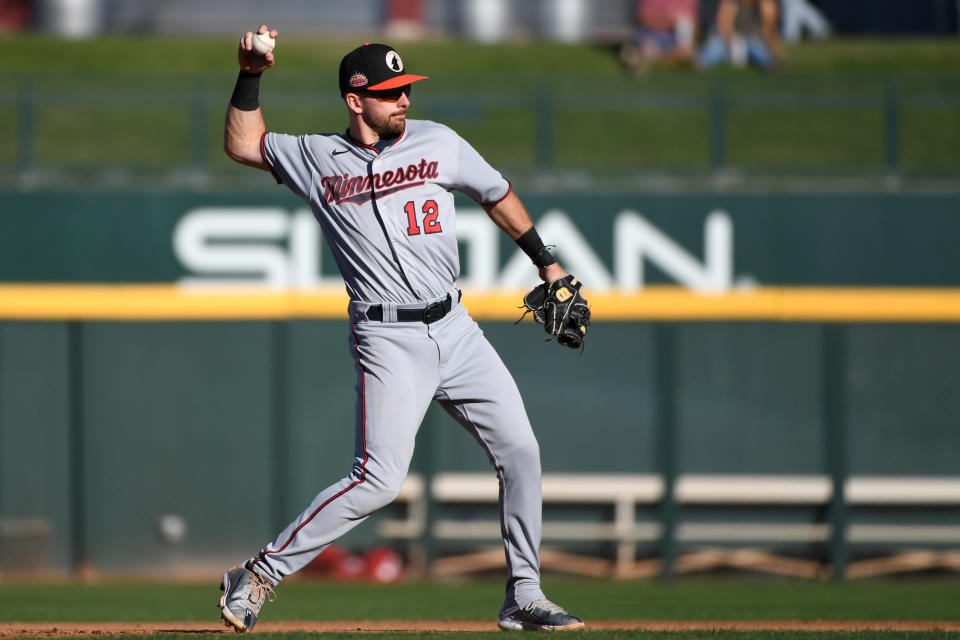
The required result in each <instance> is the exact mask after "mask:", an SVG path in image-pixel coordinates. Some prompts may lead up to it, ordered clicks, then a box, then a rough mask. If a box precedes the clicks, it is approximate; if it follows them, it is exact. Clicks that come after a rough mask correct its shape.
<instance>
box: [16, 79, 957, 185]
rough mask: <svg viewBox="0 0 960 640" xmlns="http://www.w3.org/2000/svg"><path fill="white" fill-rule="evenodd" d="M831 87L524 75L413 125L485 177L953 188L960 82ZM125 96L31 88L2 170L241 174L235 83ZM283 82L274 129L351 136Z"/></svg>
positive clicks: (818, 82)
mask: <svg viewBox="0 0 960 640" xmlns="http://www.w3.org/2000/svg"><path fill="white" fill-rule="evenodd" d="M558 78H559V79H558ZM678 78H679V77H678ZM824 78H826V79H824ZM824 78H817V77H799V78H786V79H785V78H775V79H773V80H770V81H769V82H765V81H764V79H763V78H760V77H752V78H750V79H749V81H746V82H745V81H744V78H741V77H739V76H736V75H733V74H728V75H714V76H702V77H694V76H691V77H689V78H681V79H680V80H679V81H676V82H658V83H654V84H652V85H651V84H645V83H644V82H643V81H636V80H632V79H629V78H626V77H625V76H620V75H610V76H608V77H607V80H608V82H607V84H609V85H613V86H615V87H616V88H615V89H611V90H608V91H603V90H602V88H598V86H597V85H603V84H604V82H603V81H602V80H603V79H601V80H599V81H598V80H597V79H593V82H594V84H593V85H592V86H588V87H585V88H583V89H582V90H578V88H577V86H576V84H575V83H574V82H565V81H563V77H561V76H558V77H547V78H543V77H540V78H525V77H524V76H520V75H518V76H517V77H516V78H514V79H513V80H510V81H508V82H504V81H502V79H501V81H500V82H499V83H498V84H496V85H494V86H492V87H491V88H490V89H489V90H486V89H484V83H483V81H482V79H478V80H477V83H476V84H475V85H474V86H473V88H472V89H457V88H455V87H450V86H449V85H447V84H444V82H443V81H442V79H441V81H440V82H438V84H437V85H435V88H434V87H430V86H428V87H425V88H423V89H422V90H419V91H418V92H417V94H416V96H415V98H416V104H415V110H414V112H413V115H414V116H415V117H425V118H428V119H437V120H441V121H444V122H451V124H452V126H454V128H456V129H458V130H461V127H462V128H463V131H461V133H462V134H463V135H464V137H466V138H467V139H468V140H471V141H472V142H473V143H474V144H475V146H477V148H478V149H479V150H480V151H481V153H483V154H484V155H485V156H487V157H488V158H489V159H490V160H491V162H493V163H494V164H496V165H497V166H499V167H504V168H507V169H511V170H514V171H521V172H530V173H541V174H542V173H550V172H557V171H564V170H580V171H583V172H586V173H588V174H589V173H591V172H593V173H598V174H604V173H607V174H609V173H610V172H619V173H626V174H631V173H636V172H637V171H666V172H670V171H672V172H679V173H684V172H693V173H714V174H715V173H720V172H724V171H730V170H739V171H747V172H759V173H763V172H767V173H770V172H772V173H789V174H795V175H797V174H817V173H820V174H830V173H834V172H837V171H840V172H851V173H867V174H882V175H891V174H901V173H914V174H921V175H936V176H943V175H955V174H956V173H957V170H958V169H960V151H958V149H960V139H958V135H957V134H956V133H954V132H956V131H958V130H960V115H958V114H960V109H958V108H957V107H960V76H939V77H930V78H929V79H924V78H922V77H915V76H886V77H881V78H866V79H864V78H859V77H858V78H857V79H856V81H855V82H854V81H851V82H849V83H847V82H845V81H844V80H843V78H839V79H838V78H833V77H830V76H824ZM126 80H127V78H125V77H123V76H118V77H116V78H115V80H114V79H112V77H111V76H103V77H101V78H99V79H98V82H97V83H96V84H99V85H100V86H99V87H98V88H95V89H94V88H91V87H90V86H89V85H86V84H77V85H76V86H75V87H73V88H71V87H70V86H68V85H66V84H61V83H60V82H58V78H57V77H56V76H47V75H37V74H34V75H21V76H20V77H19V78H17V80H16V82H14V83H11V84H10V85H8V87H9V88H7V89H5V90H2V91H0V131H4V130H5V131H6V132H7V135H6V137H7V140H8V142H7V143H6V145H5V146H4V145H3V144H0V168H2V169H4V172H8V173H9V175H21V176H22V175H29V174H36V173H38V172H40V173H42V172H44V171H54V172H57V174H58V175H60V176H69V175H71V174H83V175H85V174H89V172H91V171H114V172H117V171H120V172H123V171H126V172H131V173H136V172H140V171H153V172H156V171H171V170H172V171H185V170H187V171H190V172H193V173H194V174H195V175H206V174H224V175H230V173H231V171H235V168H233V167H231V165H230V163H229V162H228V161H227V160H226V159H225V158H224V157H223V154H222V151H221V150H220V126H221V124H220V123H221V122H222V117H223V116H222V113H223V109H224V107H225V104H226V102H227V96H228V95H229V86H228V85H229V82H230V78H224V77H223V76H222V75H217V76H196V77H193V78H188V79H182V78H181V79H179V80H178V82H177V83H175V84H174V85H173V86H170V85H169V84H168V83H167V82H166V79H165V78H164V77H157V78H156V81H155V82H152V83H151V82H149V79H147V80H148V81H147V82H146V83H144V79H143V78H138V82H137V83H134V84H133V85H131V84H129V83H127V82H126ZM281 80H282V81H281V82H280V83H273V86H269V85H268V87H267V89H266V90H265V91H264V96H263V98H262V101H263V103H264V105H265V109H266V111H267V113H268V125H274V126H277V128H278V129H279V130H291V131H296V130H297V127H298V126H299V127H304V129H301V130H309V129H310V127H311V126H314V127H318V128H319V129H320V130H340V129H341V128H343V126H344V118H343V115H342V113H341V112H340V111H339V110H340V109H341V108H342V107H341V103H340V99H339V96H336V95H331V94H330V93H329V92H327V93H326V94H322V95H321V94H320V92H319V91H316V92H310V91H304V90H303V89H302V88H299V89H296V88H294V87H298V86H299V87H302V86H308V87H309V86H315V85H316V81H315V79H314V78H308V77H306V76H305V75H304V74H293V75H291V74H287V76H284V77H282V78H281ZM628 80H629V81H628ZM144 84H146V86H144ZM277 84H279V85H280V86H279V87H278V86H276V85H277ZM137 85H139V86H137ZM218 85H219V86H218ZM505 86H509V87H510V88H512V89H517V90H516V91H505V90H504V87H505ZM291 114H292V115H293V117H291ZM324 115H328V116H329V117H328V118H326V121H324V118H323V116H324ZM905 120H907V122H905ZM317 123H319V124H317ZM288 127H289V129H288ZM858 129H859V130H858Z"/></svg>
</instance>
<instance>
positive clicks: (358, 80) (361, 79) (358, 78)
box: [350, 73, 368, 89]
mask: <svg viewBox="0 0 960 640" xmlns="http://www.w3.org/2000/svg"><path fill="white" fill-rule="evenodd" d="M367 82H368V80H367V76H365V75H363V74H362V73H355V74H353V75H352V76H350V86H351V87H353V88H354V89H357V88H359V87H365V86H367Z"/></svg>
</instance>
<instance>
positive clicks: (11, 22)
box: [0, 0, 30, 32]
mask: <svg viewBox="0 0 960 640" xmlns="http://www.w3.org/2000/svg"><path fill="white" fill-rule="evenodd" d="M28 24H30V7H29V2H28V1H27V0H0V32H3V31H15V30H17V29H24V28H26V26H27V25H28Z"/></svg>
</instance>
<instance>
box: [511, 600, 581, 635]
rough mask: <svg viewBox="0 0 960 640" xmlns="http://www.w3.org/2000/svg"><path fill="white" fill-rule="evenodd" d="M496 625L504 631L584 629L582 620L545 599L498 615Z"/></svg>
mask: <svg viewBox="0 0 960 640" xmlns="http://www.w3.org/2000/svg"><path fill="white" fill-rule="evenodd" d="M498 624H499V626H500V628H501V629H503V630H504V631H578V630H581V629H583V628H584V626H583V620H581V619H580V618H578V617H577V616H574V615H570V614H569V613H567V612H566V611H564V610H563V608H561V607H560V606H558V605H555V604H553V603H552V602H550V601H549V600H547V599H546V598H543V599H541V600H534V601H533V602H531V603H530V604H528V605H527V606H525V607H523V608H522V609H521V608H519V607H518V608H516V609H514V610H513V611H510V612H508V613H502V614H500V622H499V623H498Z"/></svg>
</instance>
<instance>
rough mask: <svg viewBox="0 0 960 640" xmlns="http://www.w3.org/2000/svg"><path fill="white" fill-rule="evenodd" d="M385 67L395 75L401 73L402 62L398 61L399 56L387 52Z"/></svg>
mask: <svg viewBox="0 0 960 640" xmlns="http://www.w3.org/2000/svg"><path fill="white" fill-rule="evenodd" d="M387 66H388V67H390V69H391V70H392V71H396V72H397V73H400V72H401V71H403V61H402V60H401V59H400V54H398V53H397V52H396V51H392V50H391V51H387Z"/></svg>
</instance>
